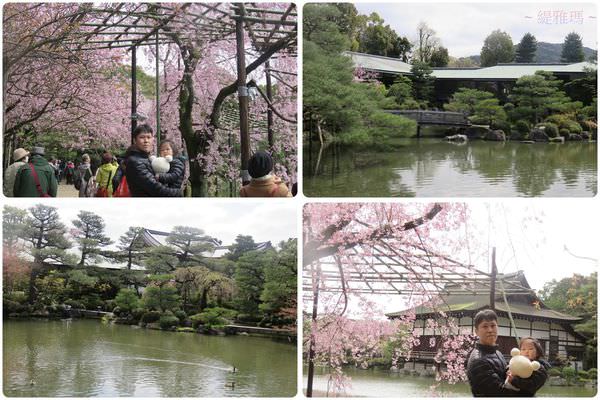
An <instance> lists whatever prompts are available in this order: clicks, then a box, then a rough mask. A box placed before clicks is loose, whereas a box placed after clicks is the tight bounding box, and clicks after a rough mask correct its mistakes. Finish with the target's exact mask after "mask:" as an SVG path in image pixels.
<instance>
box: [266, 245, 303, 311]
mask: <svg viewBox="0 0 600 400" xmlns="http://www.w3.org/2000/svg"><path fill="white" fill-rule="evenodd" d="M296 256H297V240H296V239H289V240H288V241H287V242H282V243H281V244H280V250H279V252H278V254H277V258H276V260H275V262H273V263H271V264H268V265H267V266H266V267H265V283H264V286H263V291H262V293H261V295H260V300H261V302H262V303H261V304H260V305H259V309H260V311H261V312H263V313H265V314H267V315H281V316H283V317H287V318H289V319H293V320H295V310H296V308H297V307H296V306H297V304H296V303H297V302H296V293H297V286H296V278H297V257H296ZM290 314H291V315H290Z"/></svg>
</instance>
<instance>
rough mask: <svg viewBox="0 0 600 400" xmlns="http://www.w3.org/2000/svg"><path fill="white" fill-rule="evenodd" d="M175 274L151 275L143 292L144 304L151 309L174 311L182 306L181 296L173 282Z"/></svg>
mask: <svg viewBox="0 0 600 400" xmlns="http://www.w3.org/2000/svg"><path fill="white" fill-rule="evenodd" d="M173 278H174V277H173V275H169V274H163V275H150V276H149V277H148V281H149V283H148V286H147V287H146V289H145V290H144V293H143V294H142V304H143V305H144V307H146V308H148V309H150V310H157V311H161V312H164V311H167V310H169V311H173V310H176V309H178V308H179V307H180V305H179V301H180V297H179V294H178V293H177V288H176V287H175V285H174V284H173Z"/></svg>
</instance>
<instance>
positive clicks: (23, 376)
mask: <svg viewBox="0 0 600 400" xmlns="http://www.w3.org/2000/svg"><path fill="white" fill-rule="evenodd" d="M3 333H4V352H3V353H4V355H3V366H4V368H3V386H4V394H5V395H6V396H12V397H17V396H18V397H64V396H69V397H91V396H102V397H118V396H143V397H225V396H228V397H229V396H231V397H240V396H255V397H267V396H269V397H273V396H278V397H290V396H294V395H295V394H296V392H297V384H296V382H297V375H296V371H297V364H296V359H297V358H296V356H297V354H296V346H295V345H291V344H288V343H283V342H276V341H273V340H271V339H267V338H260V337H249V336H225V337H221V336H205V335H199V334H194V333H176V332H163V331H155V330H148V329H142V328H137V327H131V326H126V325H110V324H103V323H101V322H99V321H92V320H74V321H69V320H67V321H4V327H3ZM234 366H235V368H236V370H237V372H236V373H232V372H231V369H232V367H234ZM232 383H233V384H232Z"/></svg>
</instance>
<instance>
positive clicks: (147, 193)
mask: <svg viewBox="0 0 600 400" xmlns="http://www.w3.org/2000/svg"><path fill="white" fill-rule="evenodd" d="M125 176H126V177H127V185H128V186H129V191H130V192H131V196H132V197H181V195H182V193H181V189H180V188H178V189H172V188H169V187H167V186H166V185H164V184H162V183H160V182H159V181H157V180H156V177H155V176H154V171H153V170H152V165H151V164H150V160H149V159H148V154H145V153H143V152H141V151H139V150H132V151H131V153H130V155H129V157H128V158H127V163H126V168H125Z"/></svg>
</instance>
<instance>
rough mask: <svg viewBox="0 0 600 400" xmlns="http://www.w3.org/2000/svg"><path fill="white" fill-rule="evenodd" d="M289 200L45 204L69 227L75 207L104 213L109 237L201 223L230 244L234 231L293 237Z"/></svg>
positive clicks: (26, 202)
mask: <svg viewBox="0 0 600 400" xmlns="http://www.w3.org/2000/svg"><path fill="white" fill-rule="evenodd" d="M38 203H40V201H39V200H36V199H19V200H12V199H6V201H5V204H8V205H12V206H15V207H19V208H27V207H31V206H33V205H35V204H38ZM293 203H294V202H293V201H288V202H281V201H265V200H263V201H260V202H254V201H243V202H241V201H236V202H234V201H228V200H227V199H223V200H220V201H219V202H215V201H202V199H197V200H196V201H193V202H190V201H186V200H185V199H85V200H80V199H67V198H61V199H56V201H52V202H51V203H50V202H45V204H48V205H51V206H53V207H57V208H58V212H59V214H60V216H61V220H62V221H63V223H65V224H66V225H67V226H68V227H69V228H72V227H73V225H72V224H71V221H72V220H74V219H76V218H77V214H78V213H79V211H81V210H86V211H91V212H93V213H96V214H98V215H100V216H102V218H103V219H104V221H105V223H106V233H107V234H108V235H109V236H110V237H111V238H112V239H113V240H115V241H116V240H118V238H119V236H121V235H122V234H123V233H125V232H126V231H127V229H129V227H130V226H143V227H144V228H148V229H154V230H159V231H166V232H169V231H171V228H173V227H174V226H177V225H183V226H191V227H194V228H200V229H203V230H204V232H205V233H206V234H207V235H210V236H212V237H215V238H217V239H220V240H222V241H223V245H229V244H232V243H233V241H234V240H235V237H236V236H237V235H239V234H243V235H251V236H252V237H253V238H254V240H255V241H256V242H265V241H271V242H272V243H273V244H274V245H276V244H277V243H279V242H280V241H282V240H287V239H288V238H294V237H296V231H297V229H296V223H297V221H296V207H295V206H294V204H293Z"/></svg>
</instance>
